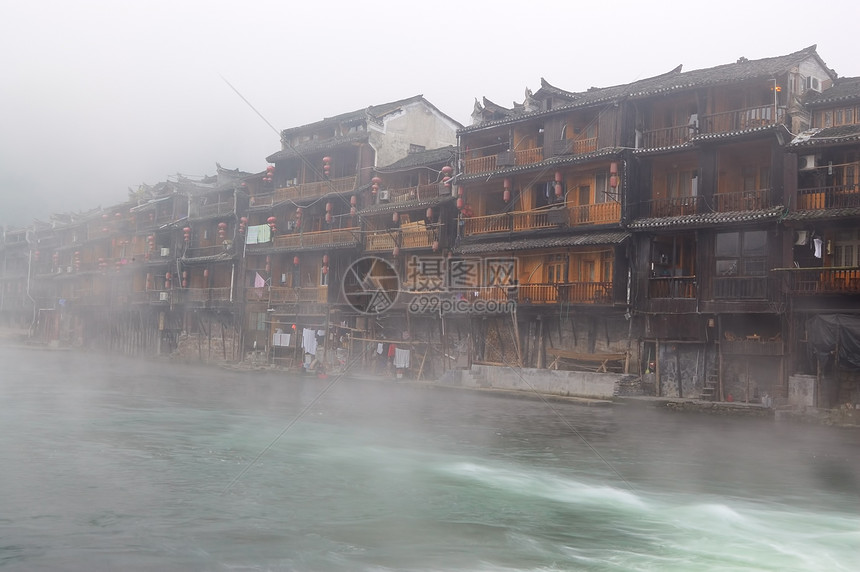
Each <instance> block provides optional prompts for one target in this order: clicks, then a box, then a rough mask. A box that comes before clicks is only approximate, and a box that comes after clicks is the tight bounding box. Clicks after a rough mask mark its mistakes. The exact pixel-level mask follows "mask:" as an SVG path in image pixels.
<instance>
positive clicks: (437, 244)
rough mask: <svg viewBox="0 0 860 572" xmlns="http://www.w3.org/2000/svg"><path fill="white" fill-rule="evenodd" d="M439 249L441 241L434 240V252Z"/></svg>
mask: <svg viewBox="0 0 860 572" xmlns="http://www.w3.org/2000/svg"><path fill="white" fill-rule="evenodd" d="M438 251H439V241H438V240H434V241H433V252H438Z"/></svg>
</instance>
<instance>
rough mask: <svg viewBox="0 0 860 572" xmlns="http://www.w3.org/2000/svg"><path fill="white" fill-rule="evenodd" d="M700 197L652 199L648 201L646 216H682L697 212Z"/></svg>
mask: <svg viewBox="0 0 860 572" xmlns="http://www.w3.org/2000/svg"><path fill="white" fill-rule="evenodd" d="M700 202H701V197H699V196H695V197H673V198H666V199H654V200H653V201H649V203H648V207H649V209H648V211H649V212H648V216H652V217H664V216H683V215H688V214H696V213H697V212H699V203H700Z"/></svg>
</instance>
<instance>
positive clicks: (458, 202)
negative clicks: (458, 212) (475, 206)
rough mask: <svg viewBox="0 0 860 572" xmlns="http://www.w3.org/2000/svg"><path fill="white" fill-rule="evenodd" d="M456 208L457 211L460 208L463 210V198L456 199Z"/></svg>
mask: <svg viewBox="0 0 860 572" xmlns="http://www.w3.org/2000/svg"><path fill="white" fill-rule="evenodd" d="M457 208H458V209H462V208H463V197H459V198H457Z"/></svg>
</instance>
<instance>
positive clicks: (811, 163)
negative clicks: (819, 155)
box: [797, 155, 815, 171]
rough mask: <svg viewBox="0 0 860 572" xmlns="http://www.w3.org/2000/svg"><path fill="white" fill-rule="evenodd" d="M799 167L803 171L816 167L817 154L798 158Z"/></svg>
mask: <svg viewBox="0 0 860 572" xmlns="http://www.w3.org/2000/svg"><path fill="white" fill-rule="evenodd" d="M797 168H798V169H800V170H801V171H811V170H812V169H814V168H815V155H803V156H802V157H800V158H799V159H798V160H797Z"/></svg>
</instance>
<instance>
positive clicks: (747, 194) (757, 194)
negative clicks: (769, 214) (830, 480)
mask: <svg viewBox="0 0 860 572" xmlns="http://www.w3.org/2000/svg"><path fill="white" fill-rule="evenodd" d="M769 195H770V189H757V190H755V191H741V192H735V193H717V194H716V195H714V199H715V202H716V203H717V211H718V212H721V213H725V212H743V211H756V210H761V209H766V208H769V207H770V198H769Z"/></svg>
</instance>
